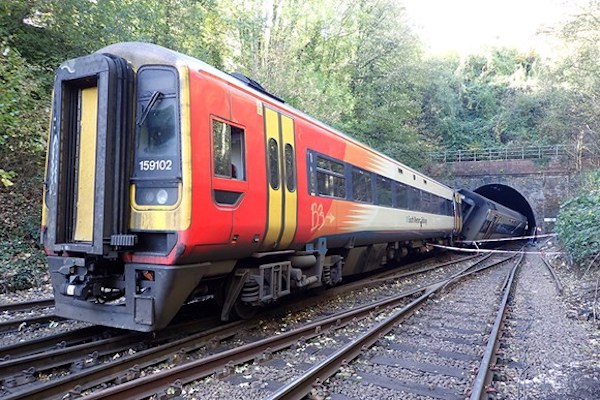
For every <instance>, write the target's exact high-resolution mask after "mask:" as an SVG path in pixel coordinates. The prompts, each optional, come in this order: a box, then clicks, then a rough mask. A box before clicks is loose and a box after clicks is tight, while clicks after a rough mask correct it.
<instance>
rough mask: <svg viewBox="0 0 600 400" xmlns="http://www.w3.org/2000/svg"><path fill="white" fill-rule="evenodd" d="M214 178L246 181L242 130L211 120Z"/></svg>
mask: <svg viewBox="0 0 600 400" xmlns="http://www.w3.org/2000/svg"><path fill="white" fill-rule="evenodd" d="M213 150H214V171H215V176H219V177H224V178H232V179H238V180H242V181H244V180H246V160H245V157H244V153H245V151H244V130H243V129H241V128H238V127H237V126H233V125H230V124H227V123H224V122H221V121H217V120H213Z"/></svg>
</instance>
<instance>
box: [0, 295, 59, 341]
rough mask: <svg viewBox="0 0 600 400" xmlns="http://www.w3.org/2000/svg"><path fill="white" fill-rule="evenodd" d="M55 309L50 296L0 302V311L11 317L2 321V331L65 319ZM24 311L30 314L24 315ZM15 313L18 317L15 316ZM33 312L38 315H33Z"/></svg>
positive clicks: (0, 325) (12, 330)
mask: <svg viewBox="0 0 600 400" xmlns="http://www.w3.org/2000/svg"><path fill="white" fill-rule="evenodd" d="M53 309H54V299H50V298H48V299H39V300H32V301H23V302H15V303H4V304H0V313H2V314H3V315H4V316H8V318H9V319H7V320H5V321H0V333H6V332H14V331H18V330H22V329H24V328H30V327H36V326H39V325H43V324H50V323H52V322H58V321H63V320H64V318H61V317H57V316H55V315H54V314H53V313H52V310H53ZM23 313H27V314H28V315H27V316H25V317H22V316H21V315H22V314H23ZM13 314H14V315H16V316H17V317H15V318H13V317H12V315H13ZM31 314H38V315H33V316H31Z"/></svg>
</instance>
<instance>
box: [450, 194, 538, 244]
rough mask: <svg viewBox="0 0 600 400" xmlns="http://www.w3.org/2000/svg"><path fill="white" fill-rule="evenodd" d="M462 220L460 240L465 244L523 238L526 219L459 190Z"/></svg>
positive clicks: (478, 195) (484, 199)
mask: <svg viewBox="0 0 600 400" xmlns="http://www.w3.org/2000/svg"><path fill="white" fill-rule="evenodd" d="M458 192H459V193H460V194H461V199H462V204H461V207H462V216H463V219H464V222H463V227H462V231H461V239H463V240H464V241H467V242H476V241H479V240H490V239H491V240H494V239H502V238H507V237H519V236H523V235H524V234H525V232H526V231H527V228H528V221H527V217H525V216H524V215H523V214H521V213H520V212H518V211H515V210H511V209H510V208H508V207H506V206H503V205H502V204H498V203H497V202H495V201H492V200H490V199H488V198H487V197H484V196H482V195H480V194H478V193H475V192H473V191H470V190H467V189H459V190H458Z"/></svg>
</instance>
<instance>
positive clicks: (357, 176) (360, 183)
mask: <svg viewBox="0 0 600 400" xmlns="http://www.w3.org/2000/svg"><path fill="white" fill-rule="evenodd" d="M352 198H353V199H354V200H355V201H360V202H363V203H372V202H373V187H372V186H371V174H370V173H369V172H367V171H364V170H362V169H358V168H353V169H352Z"/></svg>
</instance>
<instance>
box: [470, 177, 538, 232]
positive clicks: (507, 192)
mask: <svg viewBox="0 0 600 400" xmlns="http://www.w3.org/2000/svg"><path fill="white" fill-rule="evenodd" d="M474 192H475V193H478V194H480V195H482V196H484V197H487V198H488V199H490V200H493V201H495V202H497V203H500V204H502V205H503V206H505V207H508V208H510V209H513V210H515V211H518V212H520V213H521V214H523V215H524V216H525V217H527V225H528V231H527V232H528V234H529V235H532V234H533V231H534V229H535V227H536V225H537V224H536V222H535V215H534V213H533V209H532V208H531V206H530V205H529V202H528V201H527V200H526V199H525V197H523V195H522V194H521V193H519V192H518V191H517V190H515V189H513V188H511V187H510V186H506V185H501V184H499V183H493V184H489V185H484V186H481V187H479V188H477V189H475V190H474Z"/></svg>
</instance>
